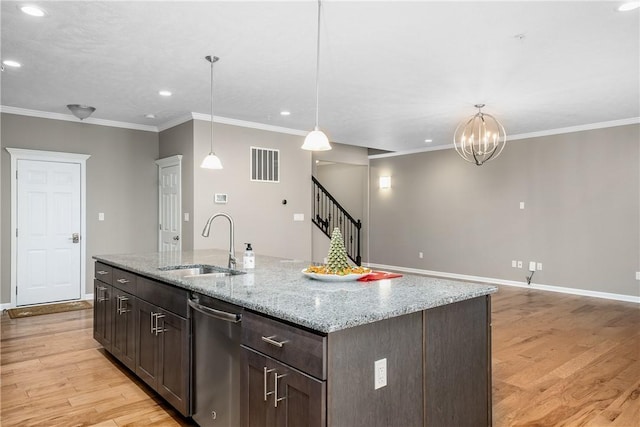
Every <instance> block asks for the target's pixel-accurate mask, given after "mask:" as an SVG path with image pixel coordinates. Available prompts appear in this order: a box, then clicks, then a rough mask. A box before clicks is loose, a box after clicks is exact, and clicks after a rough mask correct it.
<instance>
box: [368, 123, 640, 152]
mask: <svg viewBox="0 0 640 427" xmlns="http://www.w3.org/2000/svg"><path fill="white" fill-rule="evenodd" d="M634 124H640V117H631V118H628V119H621V120H611V121H608V122H600V123H591V124H587V125H578V126H569V127H566V128H558V129H549V130H543V131H539V132H528V133H521V134H517V135H507V144H508V143H509V141H517V140H519V139H528V138H539V137H541V136H551V135H561V134H564V133H573V132H582V131H587V130H594V129H606V128H612V127H616V126H625V125H634ZM452 148H455V147H454V146H453V144H445V145H436V146H434V147H424V148H416V149H413V150H403V151H393V152H390V153H382V154H372V155H370V156H369V159H384V158H385V157H397V156H406V155H408V154H415V153H426V152H428V151H440V150H449V149H452Z"/></svg>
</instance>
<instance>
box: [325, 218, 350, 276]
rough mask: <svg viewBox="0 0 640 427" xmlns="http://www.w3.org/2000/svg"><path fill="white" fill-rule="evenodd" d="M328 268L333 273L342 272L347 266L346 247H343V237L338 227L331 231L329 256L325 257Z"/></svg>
mask: <svg viewBox="0 0 640 427" xmlns="http://www.w3.org/2000/svg"><path fill="white" fill-rule="evenodd" d="M327 267H328V270H329V271H330V272H331V273H333V274H344V270H345V269H347V268H349V264H348V263H347V249H346V248H345V247H344V239H343V238H342V233H341V232H340V229H339V228H334V229H333V232H332V233H331V244H330V246H329V256H328V257H327Z"/></svg>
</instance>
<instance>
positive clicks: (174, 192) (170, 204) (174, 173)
mask: <svg viewBox="0 0 640 427" xmlns="http://www.w3.org/2000/svg"><path fill="white" fill-rule="evenodd" d="M158 162H160V161H158ZM180 175H181V171H180V164H173V165H166V166H165V165H160V164H159V181H160V188H159V192H160V197H159V203H160V208H159V220H160V227H159V228H160V235H159V237H158V242H159V244H158V246H159V247H158V250H159V251H160V252H165V251H180V250H182V242H181V240H180V237H181V233H182V223H181V222H180V211H181V210H182V207H181V198H182V195H181V192H182V191H181V179H180Z"/></svg>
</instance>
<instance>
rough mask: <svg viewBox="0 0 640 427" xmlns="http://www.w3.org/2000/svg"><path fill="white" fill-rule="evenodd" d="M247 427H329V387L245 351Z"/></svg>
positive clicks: (243, 414)
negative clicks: (327, 406)
mask: <svg viewBox="0 0 640 427" xmlns="http://www.w3.org/2000/svg"><path fill="white" fill-rule="evenodd" d="M241 374H242V375H241V380H242V384H241V386H240V393H241V396H242V399H241V402H240V405H241V406H240V412H241V417H242V419H241V421H242V426H243V427H254V426H255V427H258V426H278V427H285V426H286V427H297V426H309V427H316V426H317V427H320V426H325V425H326V383H325V382H324V381H319V380H317V379H315V378H313V377H310V376H307V375H305V374H303V373H301V372H300V371H298V370H296V369H294V368H291V367H288V366H287V365H284V364H282V363H280V362H278V361H277V360H274V359H271V358H270V357H267V356H264V355H262V354H260V353H257V352H255V351H253V350H251V349H249V348H247V347H243V348H242V357H241Z"/></svg>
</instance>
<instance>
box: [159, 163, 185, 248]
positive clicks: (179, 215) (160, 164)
mask: <svg viewBox="0 0 640 427" xmlns="http://www.w3.org/2000/svg"><path fill="white" fill-rule="evenodd" d="M155 163H156V165H158V252H162V230H161V229H160V218H162V168H166V167H169V166H178V174H179V175H180V197H178V228H179V230H178V234H179V235H180V250H182V154H176V155H175V156H170V157H165V158H162V159H158V160H156V162H155Z"/></svg>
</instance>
